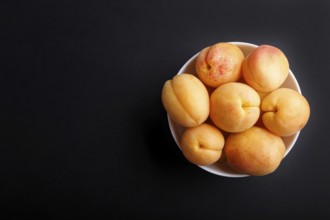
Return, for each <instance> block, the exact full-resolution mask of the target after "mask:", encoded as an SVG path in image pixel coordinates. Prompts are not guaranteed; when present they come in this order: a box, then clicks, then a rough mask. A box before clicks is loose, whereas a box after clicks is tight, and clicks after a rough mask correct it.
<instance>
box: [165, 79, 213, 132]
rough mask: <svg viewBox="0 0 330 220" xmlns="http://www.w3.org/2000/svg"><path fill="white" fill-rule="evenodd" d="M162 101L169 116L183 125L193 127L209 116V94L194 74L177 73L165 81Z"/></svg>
mask: <svg viewBox="0 0 330 220" xmlns="http://www.w3.org/2000/svg"><path fill="white" fill-rule="evenodd" d="M161 96H162V103H163V105H164V108H165V109H166V111H167V113H168V114H169V116H170V118H171V119H172V120H173V121H175V122H176V123H178V124H179V125H181V126H184V127H194V126H197V125H200V124H201V123H203V122H204V121H205V120H206V119H207V118H208V116H209V109H210V107H209V106H210V103H209V94H208V91H207V89H206V87H205V86H204V84H203V83H202V82H201V81H200V80H199V79H198V78H197V77H196V76H194V75H191V74H185V73H184V74H179V75H176V76H174V77H173V79H172V80H168V81H166V82H165V84H164V86H163V89H162V95H161Z"/></svg>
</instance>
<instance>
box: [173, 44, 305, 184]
mask: <svg viewBox="0 0 330 220" xmlns="http://www.w3.org/2000/svg"><path fill="white" fill-rule="evenodd" d="M230 43H232V44H235V45H237V46H238V47H239V48H240V49H241V50H242V52H243V53H244V56H247V55H248V54H249V53H250V52H251V51H252V50H253V49H255V48H256V47H258V46H257V45H255V44H250V43H244V42H230ZM198 54H199V53H197V54H195V55H194V56H193V57H191V58H190V59H189V60H188V61H187V62H186V63H185V64H184V65H183V66H182V67H181V69H180V70H179V72H178V74H182V73H190V74H194V75H196V71H195V62H196V58H197V56H198ZM281 87H285V88H291V89H294V90H296V91H298V92H299V93H301V90H300V87H299V84H298V82H297V80H296V78H295V76H294V75H293V73H292V71H291V70H289V75H288V78H287V79H286V81H285V82H284V83H283V85H282V86H281ZM167 118H168V123H169V127H170V130H171V133H172V136H173V138H174V140H175V142H176V144H177V145H178V147H179V148H180V140H181V137H182V134H183V132H184V131H185V129H186V128H184V127H182V126H180V125H178V124H177V123H175V122H174V121H173V120H172V119H171V118H170V117H169V116H167ZM299 133H300V132H298V133H296V134H295V135H292V136H289V137H285V138H282V139H283V142H284V144H285V147H286V152H285V156H286V155H287V154H288V153H289V152H290V150H291V149H292V147H293V145H294V144H295V142H296V141H297V138H298V136H299ZM199 167H200V168H202V169H204V170H206V171H208V172H210V173H213V174H215V175H219V176H224V177H246V176H249V175H246V174H242V173H237V172H235V171H234V170H233V169H231V168H230V167H229V166H228V164H227V163H226V162H216V163H214V164H212V165H209V166H199Z"/></svg>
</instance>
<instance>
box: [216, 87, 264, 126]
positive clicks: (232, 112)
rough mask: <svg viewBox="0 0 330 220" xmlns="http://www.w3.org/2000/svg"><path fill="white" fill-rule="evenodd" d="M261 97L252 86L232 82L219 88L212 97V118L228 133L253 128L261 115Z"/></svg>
mask: <svg viewBox="0 0 330 220" xmlns="http://www.w3.org/2000/svg"><path fill="white" fill-rule="evenodd" d="M259 106H260V97H259V95H258V93H257V92H256V91H255V90H254V89H252V88H251V87H250V86H248V85H246V84H243V83H238V82H232V83H226V84H224V85H222V86H219V87H218V88H217V89H216V90H215V91H214V92H213V93H212V95H211V97H210V118H211V120H212V122H213V123H214V124H215V125H216V126H217V127H219V128H220V129H222V130H224V131H226V132H241V131H244V130H246V129H248V128H250V127H252V126H253V125H254V124H255V123H256V122H257V120H258V118H259V115H260V107H259Z"/></svg>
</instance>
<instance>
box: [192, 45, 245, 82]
mask: <svg viewBox="0 0 330 220" xmlns="http://www.w3.org/2000/svg"><path fill="white" fill-rule="evenodd" d="M243 59H244V54H243V52H242V51H241V49H240V48H239V47H238V46H236V45H234V44H230V43H217V44H214V45H212V46H210V47H206V48H204V49H203V50H202V51H201V52H200V54H199V55H198V57H197V59H196V64H195V69H196V72H197V75H198V77H199V78H200V80H201V81H202V82H203V83H205V84H206V85H208V86H210V87H214V88H215V87H218V86H220V85H222V84H224V83H228V82H234V81H237V80H238V79H239V78H240V77H241V65H242V62H243Z"/></svg>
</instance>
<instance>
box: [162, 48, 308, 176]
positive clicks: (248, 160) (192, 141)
mask: <svg viewBox="0 0 330 220" xmlns="http://www.w3.org/2000/svg"><path fill="white" fill-rule="evenodd" d="M219 45H221V47H222V48H221V49H219V48H217V47H218V46H219ZM232 46H234V47H232ZM211 48H217V50H213V51H210V50H211ZM223 48H238V49H239V50H240V51H241V53H242V54H243V59H240V58H238V57H239V55H237V54H240V53H239V52H234V55H230V54H231V53H233V51H235V50H236V49H228V50H224V49H223ZM205 51H206V52H207V53H206V52H205ZM217 53H219V54H217ZM208 56H211V57H216V58H222V59H219V60H220V61H219V60H217V62H218V64H219V62H220V63H221V62H223V60H232V61H233V60H234V61H235V65H234V66H235V68H227V70H233V69H238V70H239V73H238V76H239V77H237V75H236V77H232V78H231V79H230V80H228V81H226V80H224V81H222V80H221V79H220V78H219V79H217V78H214V77H213V78H212V77H209V76H210V71H211V67H212V65H209V64H210V62H209V63H208V62H207V58H206V57H208ZM203 62H204V63H203ZM205 63H206V64H207V65H209V67H207V65H206V67H207V68H206V69H205V67H203V65H205ZM211 64H212V63H211ZM218 64H217V65H218ZM228 64H230V62H224V63H223V65H224V66H226V65H227V66H228ZM231 64H233V63H231ZM231 64H230V65H231ZM230 65H229V66H230ZM244 65H245V66H244ZM215 66H216V65H215ZM218 66H219V65H218ZM220 66H221V65H220ZM267 66H268V67H269V68H267ZM202 67H203V68H204V70H203V71H204V76H207V77H208V78H207V77H206V79H205V78H203V76H202V75H201V74H200V72H201V69H203V68H202ZM219 69H222V70H223V69H225V70H226V68H218V70H219ZM211 72H212V71H211ZM229 72H230V71H229ZM231 73H233V72H232V71H231ZM180 75H192V76H194V77H195V78H196V81H198V82H199V83H197V84H198V86H197V87H198V89H196V88H197V87H196V88H194V86H193V85H192V84H191V85H189V86H187V87H186V88H185V89H182V88H181V90H180V89H175V90H173V91H171V90H170V89H169V88H171V87H169V83H168V82H166V83H165V85H164V87H163V90H162V101H163V104H164V107H165V109H166V110H167V112H168V122H169V127H170V130H171V133H172V135H173V138H174V140H175V142H176V144H177V145H178V146H179V148H180V149H181V150H182V152H183V155H184V156H185V157H186V158H187V160H188V161H190V162H191V163H193V164H195V165H197V166H199V167H200V168H202V169H204V170H206V171H208V172H210V173H213V174H216V175H220V176H225V177H246V176H262V175H268V174H270V173H272V172H274V171H275V170H276V169H277V168H278V167H279V166H280V163H281V161H282V159H283V158H284V157H285V156H286V155H287V154H288V153H289V152H290V151H291V149H292V147H293V146H294V144H295V142H296V140H297V138H298V136H299V134H300V131H301V129H303V128H304V127H305V126H306V124H307V122H308V119H309V116H310V106H309V103H308V101H307V100H306V98H305V97H304V96H303V95H302V94H301V90H300V87H299V84H298V82H297V80H296V78H295V76H294V74H293V73H292V71H291V70H290V69H289V63H288V61H287V58H286V56H285V55H284V53H283V52H282V51H281V50H279V49H278V48H276V47H274V46H270V45H262V46H258V45H254V44H249V43H244V42H221V43H217V44H215V45H212V46H209V47H206V48H204V49H202V50H201V52H199V53H197V54H195V55H194V56H193V57H192V58H190V59H189V60H188V61H187V62H186V63H185V64H184V65H183V66H182V68H181V69H180V70H179V72H178V73H177V75H176V76H175V77H174V78H173V80H174V79H175V78H176V77H177V76H180ZM211 75H212V73H211ZM229 75H231V76H234V75H235V74H229ZM215 76H223V74H218V75H217V74H215ZM195 78H194V79H195ZM210 79H212V80H213V81H214V82H217V83H214V82H213V81H212V83H210V82H209V81H210ZM214 79H216V80H214ZM173 80H172V81H173ZM220 81H221V83H219V82H220ZM272 82H274V83H272ZM171 86H173V85H172V84H171ZM167 90H168V91H170V92H166V91H167ZM164 91H165V92H164ZM178 91H184V92H182V94H181V92H178ZM205 91H206V92H205ZM196 93H198V94H196ZM201 94H202V95H201ZM167 96H169V97H167ZM199 96H200V98H197V99H201V100H202V101H201V102H199V101H196V97H199ZM176 97H178V98H176ZM167 99H173V100H174V101H173V100H172V101H173V102H172V101H170V102H168V101H166V100H167ZM207 100H208V103H209V104H207ZM171 103H172V104H171ZM186 103H190V104H189V105H187V104H186ZM182 109H183V110H184V111H183V110H182ZM199 109H204V111H201V112H199V111H200V110H199ZM206 109H208V111H206ZM182 112H185V113H187V112H189V116H191V115H203V117H200V119H199V120H197V118H198V117H195V116H194V117H193V118H194V120H193V121H194V123H189V124H184V123H182V122H181V121H185V117H186V116H183V115H184V114H182ZM190 112H193V114H192V113H190ZM206 112H207V113H206ZM180 120H181V121H180ZM197 121H198V123H196V122H197ZM204 126H206V127H209V126H211V127H212V129H211V130H212V131H211V130H208V129H205V128H199V127H204ZM214 129H216V130H217V131H219V132H220V133H221V134H222V135H223V137H224V138H223V142H222V141H221V138H219V135H212V134H214V133H218V132H215V130H214ZM187 133H188V135H187ZM218 134H219V133H218ZM187 137H189V138H187ZM215 137H218V138H215ZM216 140H217V141H216ZM211 143H212V144H211ZM222 144H223V145H224V146H223V147H221V145H222ZM215 146H217V147H215ZM208 151H210V152H208Z"/></svg>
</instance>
